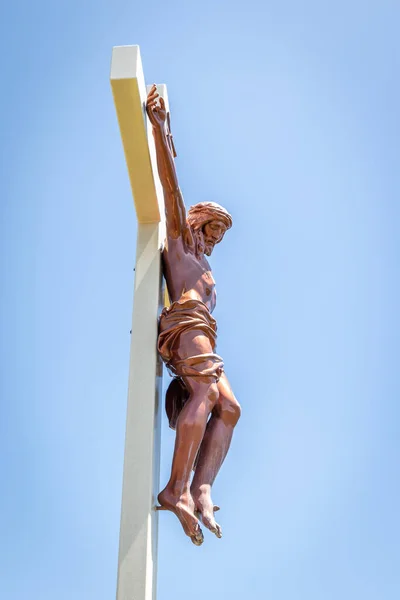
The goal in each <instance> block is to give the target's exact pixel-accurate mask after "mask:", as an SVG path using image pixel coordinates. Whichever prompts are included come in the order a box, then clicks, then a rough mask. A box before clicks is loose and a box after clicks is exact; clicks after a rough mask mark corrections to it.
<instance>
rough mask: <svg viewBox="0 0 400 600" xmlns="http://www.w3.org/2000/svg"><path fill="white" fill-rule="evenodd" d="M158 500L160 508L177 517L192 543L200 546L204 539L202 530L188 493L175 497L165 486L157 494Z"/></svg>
mask: <svg viewBox="0 0 400 600" xmlns="http://www.w3.org/2000/svg"><path fill="white" fill-rule="evenodd" d="M158 501H159V503H160V505H161V506H160V508H161V509H164V510H170V511H171V512H173V513H174V514H175V515H176V516H177V517H178V519H179V521H180V523H181V525H182V527H183V530H184V532H185V533H186V535H187V536H189V537H190V539H191V540H192V542H193V544H195V545H196V546H201V544H202V543H203V541H204V537H203V532H202V531H201V527H200V525H199V521H198V519H197V517H196V516H195V514H194V512H195V505H194V502H193V498H192V497H191V495H190V493H189V492H188V493H187V494H183V495H181V496H180V497H176V496H175V495H174V494H173V493H172V492H170V491H169V490H168V488H165V489H164V490H163V491H162V492H160V493H159V494H158Z"/></svg>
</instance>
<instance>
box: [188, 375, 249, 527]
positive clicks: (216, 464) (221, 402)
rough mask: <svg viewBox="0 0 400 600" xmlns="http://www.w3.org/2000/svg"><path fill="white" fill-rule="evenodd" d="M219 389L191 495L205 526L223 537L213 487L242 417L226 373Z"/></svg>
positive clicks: (219, 383) (202, 446)
mask: <svg viewBox="0 0 400 600" xmlns="http://www.w3.org/2000/svg"><path fill="white" fill-rule="evenodd" d="M218 392H219V397H218V401H217V403H216V405H215V407H214V410H213V413H212V417H211V419H210V421H209V423H208V425H207V429H206V432H205V434H204V439H203V442H202V444H201V447H200V454H199V458H198V461H197V465H196V470H195V474H194V477H193V482H192V485H191V494H192V498H193V500H194V502H195V505H196V510H197V511H199V513H200V514H201V517H202V521H203V523H204V525H205V526H206V527H207V528H208V529H210V530H211V531H212V532H213V533H215V534H216V535H217V537H221V536H222V532H221V528H220V526H219V525H218V524H217V523H216V521H215V518H214V504H213V501H212V499H211V487H212V484H213V483H214V480H215V478H216V476H217V474H218V471H219V470H220V468H221V465H222V463H223V462H224V459H225V456H226V454H227V452H228V450H229V446H230V443H231V439H232V434H233V429H234V427H235V425H236V423H237V422H238V420H239V417H240V406H239V403H238V401H237V400H236V398H235V396H234V395H233V392H232V390H231V388H230V385H229V382H228V379H227V377H226V375H224V374H223V375H222V377H221V379H220V381H219V382H218Z"/></svg>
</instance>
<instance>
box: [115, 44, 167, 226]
mask: <svg viewBox="0 0 400 600" xmlns="http://www.w3.org/2000/svg"><path fill="white" fill-rule="evenodd" d="M110 80H111V88H112V93H113V97H114V103H115V108H116V111H117V118H118V123H119V128H120V132H121V138H122V143H123V147H124V153H125V160H126V164H127V167H128V174H129V180H130V184H131V188H132V193H133V198H134V202H135V209H136V216H137V220H138V222H139V223H158V222H160V221H162V220H163V214H164V206H163V195H162V190H161V185H160V182H159V179H158V174H157V168H156V163H155V156H156V154H155V148H154V142H153V138H152V136H149V138H148V137H147V130H148V117H147V115H146V96H147V89H146V85H145V81H144V75H143V67H142V61H141V57H140V49H139V46H115V47H114V48H113V52H112V59H111V76H110ZM157 90H158V92H159V94H160V95H161V96H163V98H164V102H165V103H166V108H167V110H169V108H168V97H167V91H166V86H165V85H162V84H161V85H158V86H157ZM152 163H153V166H152ZM154 167H155V168H154Z"/></svg>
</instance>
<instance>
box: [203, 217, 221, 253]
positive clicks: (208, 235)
mask: <svg viewBox="0 0 400 600" xmlns="http://www.w3.org/2000/svg"><path fill="white" fill-rule="evenodd" d="M225 231H226V225H225V224H224V223H223V222H222V221H219V220H217V219H216V220H214V221H209V222H208V223H206V224H205V225H203V228H202V233H203V240H204V254H206V255H207V256H210V255H211V253H212V251H213V250H214V246H215V244H218V242H220V241H221V240H222V238H223V237H224V233H225Z"/></svg>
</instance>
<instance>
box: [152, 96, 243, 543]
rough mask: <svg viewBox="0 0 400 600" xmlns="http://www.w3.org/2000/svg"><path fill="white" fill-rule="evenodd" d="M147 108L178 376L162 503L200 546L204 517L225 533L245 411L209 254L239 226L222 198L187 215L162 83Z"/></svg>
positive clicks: (162, 342) (167, 329) (167, 336)
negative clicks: (225, 355)
mask: <svg viewBox="0 0 400 600" xmlns="http://www.w3.org/2000/svg"><path fill="white" fill-rule="evenodd" d="M146 109H147V114H148V116H149V119H150V122H151V124H152V126H153V136H154V140H155V145H156V152H157V167H158V173H159V176H160V180H161V184H162V187H163V191H164V201H165V217H166V243H165V248H164V250H163V270H164V276H165V279H166V283H167V288H168V293H169V297H170V299H171V305H170V306H169V307H166V308H164V310H163V311H162V313H161V316H160V322H159V338H158V350H159V353H160V355H161V357H162V359H163V361H164V362H165V363H166V365H167V368H168V370H169V371H170V373H172V374H173V375H174V377H175V379H173V380H172V382H171V385H170V387H169V389H168V391H167V398H166V405H167V413H168V416H169V420H170V426H171V427H172V428H174V429H175V428H176V441H175V449H174V456H173V460H172V468H171V476H170V478H169V481H168V483H167V485H166V486H165V488H164V489H163V490H162V492H160V494H159V495H158V501H159V503H160V506H159V507H158V508H159V509H164V510H170V511H172V512H173V513H174V514H175V515H176V516H177V517H178V519H179V521H180V523H181V525H182V527H183V529H184V531H185V533H186V535H187V536H189V537H190V539H191V540H192V542H193V543H194V544H196V545H197V546H200V545H201V544H202V543H203V540H204V538H203V532H202V530H201V527H200V524H199V521H201V522H202V523H203V524H204V526H205V527H206V528H207V529H209V530H210V531H212V532H213V533H214V534H215V535H216V536H217V537H219V538H220V537H222V531H221V527H220V526H219V525H218V523H217V522H216V521H215V517H214V513H215V511H216V510H218V507H216V506H214V504H213V501H212V499H211V487H212V485H213V483H214V480H215V478H216V476H217V474H218V471H219V470H220V468H221V465H222V463H223V461H224V459H225V456H226V454H227V452H228V449H229V446H230V443H231V439H232V434H233V429H234V427H235V425H236V423H237V421H238V419H239V417H240V406H239V403H238V401H237V400H236V398H235V396H234V394H233V392H232V390H231V387H230V385H229V382H228V379H227V377H226V375H225V372H224V363H223V360H222V358H221V357H220V356H218V355H217V354H216V353H215V347H216V337H217V334H216V331H217V325H216V322H215V319H214V318H213V317H212V315H211V313H212V311H213V310H214V308H215V302H216V292H215V281H214V279H213V276H212V273H211V267H210V265H209V263H208V261H207V258H206V256H210V255H211V253H212V251H213V249H214V246H215V245H216V244H218V243H219V242H220V241H221V240H222V238H223V237H224V235H225V232H226V231H227V229H229V228H230V227H231V226H232V218H231V216H230V214H229V213H228V212H227V211H226V210H225V209H224V208H223V207H222V206H219V205H218V204H216V203H214V202H201V203H200V204H196V205H195V206H192V207H191V208H190V209H189V211H188V213H186V209H185V203H184V200H183V197H182V193H181V190H180V189H179V185H178V179H177V175H176V170H175V164H174V156H175V149H174V145H173V141H172V136H171V132H170V127H169V115H168V114H167V112H166V109H165V105H164V101H163V99H162V98H161V97H159V95H158V93H157V88H156V86H153V87H152V88H151V90H150V92H149V94H148V97H147V103H146ZM192 471H194V475H193V479H192V481H191V475H192Z"/></svg>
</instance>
